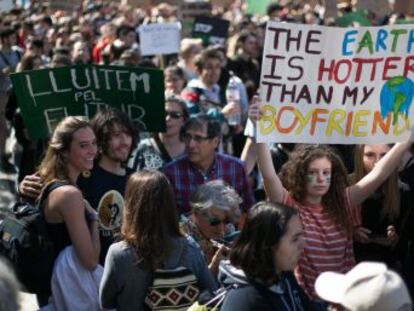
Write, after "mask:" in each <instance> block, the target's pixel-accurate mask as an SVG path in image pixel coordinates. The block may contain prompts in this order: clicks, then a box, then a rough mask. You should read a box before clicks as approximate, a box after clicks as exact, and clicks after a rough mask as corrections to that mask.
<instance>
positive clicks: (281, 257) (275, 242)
mask: <svg viewBox="0 0 414 311" xmlns="http://www.w3.org/2000/svg"><path fill="white" fill-rule="evenodd" d="M353 9H354V8H353V3H351V2H349V3H347V4H346V5H342V6H341V7H340V8H339V14H346V13H349V12H352V10H353ZM178 10H179V8H177V7H174V6H172V5H169V4H166V3H161V4H159V5H153V6H151V7H145V8H144V7H143V8H140V7H131V6H129V5H120V4H119V3H116V2H113V1H104V0H103V1H91V0H85V1H83V2H82V5H81V6H80V7H79V8H76V9H75V10H73V11H72V12H64V11H60V10H57V11H56V10H55V11H54V10H51V9H50V8H49V6H48V5H46V4H45V3H44V2H43V1H30V2H29V3H28V5H27V6H26V7H24V8H15V9H13V10H11V11H9V12H5V13H2V15H1V19H0V69H1V70H0V158H1V161H0V170H1V171H2V172H8V173H14V174H16V175H17V178H16V179H17V181H18V187H17V188H18V196H19V198H20V199H21V200H26V201H28V202H32V203H34V202H35V201H36V200H37V199H38V198H39V196H40V195H41V194H42V191H43V190H44V189H45V188H46V187H48V186H50V185H51V184H53V183H58V184H57V185H56V187H55V188H54V189H53V190H52V191H51V192H50V193H49V194H48V196H47V198H46V199H45V201H44V219H45V222H46V224H47V228H48V231H49V234H50V236H51V238H52V241H53V249H54V254H53V255H54V257H55V263H54V267H53V271H52V270H51V271H50V275H49V276H48V278H47V279H45V284H46V285H45V287H44V288H42V290H41V291H40V292H38V293H36V294H37V301H38V305H39V307H40V308H42V309H44V310H54V309H56V310H103V309H116V310H148V309H153V310H155V309H161V308H164V310H165V309H168V307H169V306H170V307H171V308H173V307H174V306H175V307H174V308H176V306H177V305H180V306H182V308H183V309H184V306H185V308H189V307H190V306H191V308H193V309H192V310H196V309H195V308H197V306H199V307H201V306H203V305H204V306H207V305H209V306H210V307H211V306H213V307H214V306H219V305H220V307H221V309H222V310H254V309H258V310H328V309H335V310H341V305H342V307H343V308H346V309H345V310H390V311H391V310H411V308H412V305H411V298H410V296H411V297H412V295H413V294H414V247H413V240H412V239H413V236H414V232H413V231H412V230H413V229H412V228H413V227H414V226H413V225H414V214H413V211H412V207H411V202H412V201H413V199H412V197H413V196H414V179H413V176H414V171H413V169H414V160H413V159H414V149H413V147H412V142H411V141H412V136H410V140H409V141H405V142H399V143H396V144H394V145H393V146H391V145H386V144H375V145H374V144H373V145H370V144H365V145H356V146H354V145H329V146H328V145H306V144H285V143H273V144H264V143H256V142H255V140H254V135H253V134H252V133H251V132H250V131H249V129H247V130H246V131H245V127H246V126H245V125H246V121H247V120H248V119H250V121H258V120H259V119H260V117H261V113H262V112H261V110H260V100H259V98H258V97H257V95H255V94H257V91H258V88H259V85H260V73H261V68H260V67H261V57H262V51H263V45H264V31H265V25H266V21H267V20H277V21H281V22H285V21H287V22H293V23H305V24H319V25H329V26H333V25H335V20H334V19H332V18H328V17H326V16H324V15H323V14H324V9H323V7H322V6H320V5H317V6H312V5H311V4H307V3H306V1H294V0H283V1H278V2H277V1H276V2H274V3H270V4H269V5H268V7H267V11H266V14H265V15H264V16H259V15H251V14H246V13H245V3H244V2H243V1H234V2H232V3H230V4H229V5H228V6H227V7H223V6H221V5H216V4H215V5H213V7H212V13H213V14H214V16H216V17H220V18H223V19H226V20H229V21H230V29H229V38H228V39H227V44H226V45H219V44H215V45H210V46H205V44H204V43H203V40H201V39H200V38H183V39H182V40H181V46H180V53H178V54H174V55H164V56H159V55H157V56H145V57H144V56H142V55H141V54H140V38H139V35H138V31H137V29H138V27H139V26H140V25H142V24H147V23H161V22H172V21H177V20H178V19H179V12H178ZM391 12H392V10H391ZM373 13H375V12H370V14H368V15H367V18H369V19H370V20H371V22H372V24H373V25H385V24H390V23H392V22H394V21H395V20H397V19H406V20H408V19H409V18H410V16H403V15H401V14H398V13H395V12H392V13H391V14H390V15H389V16H375V14H373ZM76 64H105V65H116V66H128V67H147V68H158V69H162V70H163V72H164V88H165V124H166V130H165V132H157V133H143V132H142V131H141V132H140V131H139V130H140V129H138V128H136V127H135V125H134V124H133V122H132V121H131V120H130V118H129V116H128V115H127V114H126V113H125V112H122V111H120V110H117V109H115V108H109V107H108V108H106V109H101V110H99V111H98V112H97V113H96V114H95V115H94V116H93V118H92V119H90V120H87V119H86V118H84V117H79V116H67V117H66V118H64V119H63V120H62V121H60V123H59V124H58V125H57V126H56V128H55V129H54V131H53V134H52V135H51V137H50V138H49V139H47V140H39V141H33V140H32V139H31V138H30V135H28V133H27V129H26V127H25V124H24V117H23V116H22V114H21V111H20V108H19V104H18V102H17V99H16V93H18V92H19V90H18V89H16V88H14V87H13V86H12V84H11V80H10V76H9V75H10V74H11V73H13V72H24V71H26V70H37V69H42V68H56V67H63V66H71V65H76ZM229 84H232V87H234V88H235V90H236V92H237V93H238V98H237V99H236V100H234V98H229V94H228V92H227V91H226V90H227V89H228V86H229ZM233 91H234V90H233ZM235 116H236V117H237V118H235ZM234 120H237V121H234ZM250 121H249V122H250ZM250 134H251V135H250ZM413 135H414V134H413ZM0 196H1V193H0ZM365 261H375V262H379V263H375V264H373V263H370V264H367V263H366V262H365ZM3 265H6V266H4V267H3ZM6 267H7V264H3V262H1V261H0V310H3V309H4V310H17V308H18V306H17V304H16V303H15V302H13V301H15V300H16V299H17V294H16V290H22V291H24V288H19V285H18V281H17V280H16V279H15V278H14V276H13V275H12V274H10V273H9V270H10V269H8V268H6ZM380 281H381V282H383V283H381V284H382V287H375V289H372V288H371V287H370V285H369V284H371V283H372V284H373V283H375V282H380ZM365 282H367V283H368V285H367V284H365ZM177 283H179V284H180V286H175V285H176V284H177ZM341 283H342V287H341V286H340V285H341ZM4 284H6V285H4ZM7 284H9V285H7ZM172 284H175V285H172ZM315 284H316V285H315ZM330 286H332V291H334V290H335V291H336V294H332V293H331V292H330ZM335 286H337V288H338V289H335V288H336V287H335ZM346 286H348V287H346ZM173 287H174V290H173V291H172V290H171V289H172V288H173ZM349 288H351V290H353V291H364V293H365V291H366V293H367V294H366V295H361V293H359V294H354V295H352V292H351V294H349V291H348V289H349ZM368 288H369V290H368ZM66 289H70V290H66ZM74 289H75V290H74ZM4 291H8V292H7V293H5V292H4ZM218 293H219V294H218ZM220 293H221V294H220ZM220 295H221V296H220ZM387 295H388V296H387ZM177 297H178V298H177ZM387 297H391V298H387ZM217 298H218V300H217ZM367 299H368V300H370V301H368V302H367V301H366V300H367ZM6 300H7V302H6ZM374 300H375V301H374ZM381 301H387V304H385V303H382V302H381ZM390 301H391V302H390ZM361 306H363V307H361ZM381 307H382V308H385V309H380V308H381Z"/></svg>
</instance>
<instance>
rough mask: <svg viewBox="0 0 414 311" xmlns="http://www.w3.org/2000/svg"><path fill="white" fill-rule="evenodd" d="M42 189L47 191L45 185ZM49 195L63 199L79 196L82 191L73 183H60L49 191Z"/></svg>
mask: <svg viewBox="0 0 414 311" xmlns="http://www.w3.org/2000/svg"><path fill="white" fill-rule="evenodd" d="M43 191H47V187H45V188H44V189H43ZM50 195H51V196H53V197H55V198H59V197H64V198H65V199H69V198H72V197H73V198H75V197H79V196H80V197H81V196H82V192H81V191H80V190H79V188H77V187H76V186H74V185H71V184H62V185H60V186H59V187H56V188H55V189H53V190H51V191H50Z"/></svg>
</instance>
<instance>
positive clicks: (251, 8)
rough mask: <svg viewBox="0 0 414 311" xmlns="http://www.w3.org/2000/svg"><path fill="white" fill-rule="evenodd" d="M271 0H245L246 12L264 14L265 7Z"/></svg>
mask: <svg viewBox="0 0 414 311" xmlns="http://www.w3.org/2000/svg"><path fill="white" fill-rule="evenodd" d="M271 2H274V1H272V0H247V13H249V14H263V15H264V14H266V7H267V6H268V5H269V3H271Z"/></svg>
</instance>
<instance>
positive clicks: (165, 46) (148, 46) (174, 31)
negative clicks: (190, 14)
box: [138, 23, 181, 56]
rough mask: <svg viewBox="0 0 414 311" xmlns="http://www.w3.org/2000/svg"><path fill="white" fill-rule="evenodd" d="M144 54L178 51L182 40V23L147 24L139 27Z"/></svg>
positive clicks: (142, 52)
mask: <svg viewBox="0 0 414 311" xmlns="http://www.w3.org/2000/svg"><path fill="white" fill-rule="evenodd" d="M138 32H139V38H140V47H141V54H142V55H144V56H145V55H163V54H173V53H178V52H179V50H180V41H181V25H180V23H160V24H147V25H142V26H140V27H139V28H138Z"/></svg>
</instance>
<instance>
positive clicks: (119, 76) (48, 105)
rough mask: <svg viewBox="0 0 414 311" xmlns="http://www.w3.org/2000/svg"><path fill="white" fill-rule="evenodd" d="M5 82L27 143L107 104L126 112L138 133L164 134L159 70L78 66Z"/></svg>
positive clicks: (31, 73)
mask: <svg viewBox="0 0 414 311" xmlns="http://www.w3.org/2000/svg"><path fill="white" fill-rule="evenodd" d="M11 80H12V83H13V87H14V90H15V92H16V96H17V101H18V104H19V106H20V109H21V112H22V116H23V119H24V121H25V124H26V127H27V129H28V132H29V135H30V137H31V138H32V139H38V138H44V137H47V136H49V135H50V133H52V131H53V129H54V128H55V126H56V124H57V123H58V122H59V121H60V120H61V119H62V118H64V117H65V116H69V115H83V116H86V117H88V118H91V117H93V115H94V114H95V113H96V112H97V111H98V110H99V109H102V108H105V107H107V106H111V107H115V108H118V109H121V110H123V111H124V112H126V113H127V114H128V115H129V116H130V118H131V120H132V121H133V122H134V124H136V125H137V126H138V128H140V129H141V130H145V131H164V130H165V110H164V77H163V73H162V71H161V70H157V69H148V68H129V67H118V66H98V65H82V66H72V67H64V68H53V69H42V70H35V71H27V72H22V73H16V74H13V75H11Z"/></svg>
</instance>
